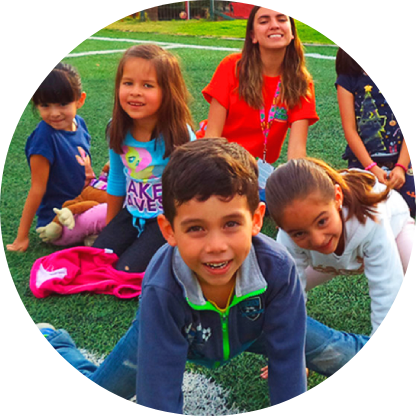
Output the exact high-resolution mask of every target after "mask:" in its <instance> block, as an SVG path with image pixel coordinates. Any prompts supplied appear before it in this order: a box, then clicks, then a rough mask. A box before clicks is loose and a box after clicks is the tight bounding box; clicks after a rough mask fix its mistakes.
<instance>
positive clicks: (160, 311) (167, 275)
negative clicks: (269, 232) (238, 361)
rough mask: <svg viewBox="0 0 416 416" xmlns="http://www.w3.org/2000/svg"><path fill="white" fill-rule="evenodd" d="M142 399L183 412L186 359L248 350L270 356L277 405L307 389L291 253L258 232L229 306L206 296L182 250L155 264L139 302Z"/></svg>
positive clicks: (215, 362) (205, 360) (300, 300)
mask: <svg viewBox="0 0 416 416" xmlns="http://www.w3.org/2000/svg"><path fill="white" fill-rule="evenodd" d="M139 320H140V333H139V347H138V351H139V352H138V372H137V386H136V389H137V403H139V404H141V405H143V406H147V407H150V408H154V409H158V410H163V411H167V412H172V413H182V408H183V395H182V380H183V373H184V370H185V363H186V361H187V360H190V361H192V362H195V363H197V364H202V365H205V366H208V367H218V366H220V365H223V364H226V363H227V362H228V361H229V360H230V359H231V358H233V357H235V356H236V355H238V354H240V353H242V352H243V351H250V350H251V351H253V352H262V353H264V354H266V355H267V357H268V361H269V378H268V381H269V390H270V401H271V404H272V405H275V404H278V403H281V402H284V401H286V400H289V399H291V398H293V397H295V396H297V395H299V394H301V393H303V392H305V391H306V375H305V368H306V366H305V353H304V346H305V326H306V325H305V322H306V311H305V301H304V297H303V290H302V287H301V285H300V281H299V279H298V276H297V272H296V268H295V264H294V261H293V259H292V258H291V257H290V255H288V254H287V252H286V251H285V250H284V249H283V248H282V246H280V245H279V244H278V243H276V241H274V240H272V239H270V238H269V237H266V236H264V235H260V236H257V237H254V238H253V245H252V248H251V251H250V253H249V255H248V256H247V258H246V260H245V261H244V263H243V265H242V266H241V268H240V270H239V271H238V273H237V278H236V286H235V294H234V297H233V299H232V301H231V304H230V306H229V308H228V309H227V311H226V312H224V313H223V312H221V311H219V310H218V309H216V308H215V307H214V306H213V305H212V304H211V303H210V302H208V301H207V300H206V299H205V297H204V295H203V293H202V291H201V287H200V285H199V283H198V280H197V278H196V276H195V274H194V273H193V272H192V271H191V270H190V269H189V268H188V267H187V266H186V264H185V263H184V261H183V260H182V258H181V256H180V254H179V251H178V250H177V248H172V247H170V246H169V245H165V246H163V247H162V248H161V249H160V250H159V251H158V252H157V253H156V255H155V256H154V258H153V259H152V261H151V262H150V264H149V266H148V268H147V271H146V275H145V277H144V280H143V286H142V296H141V300H140V312H139Z"/></svg>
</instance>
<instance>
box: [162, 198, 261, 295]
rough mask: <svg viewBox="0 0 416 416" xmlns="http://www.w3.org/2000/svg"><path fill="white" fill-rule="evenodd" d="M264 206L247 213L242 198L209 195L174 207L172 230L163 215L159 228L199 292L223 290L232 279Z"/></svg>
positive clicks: (246, 205) (244, 257)
mask: <svg viewBox="0 0 416 416" xmlns="http://www.w3.org/2000/svg"><path fill="white" fill-rule="evenodd" d="M264 212H265V205H264V204H263V203H260V204H259V206H258V208H257V209H256V211H255V212H254V215H252V214H251V212H250V210H249V207H248V203H247V197H246V196H240V195H236V196H234V197H233V198H232V199H231V200H228V201H225V200H224V199H220V197H218V196H215V195H213V196H211V197H210V198H208V200H206V201H203V202H200V201H198V200H197V199H195V198H194V199H191V200H190V201H188V202H185V203H183V204H182V205H180V206H178V207H177V208H176V216H175V218H174V223H173V227H172V226H171V224H170V223H169V221H168V220H167V219H166V218H165V217H164V216H163V215H161V216H159V217H158V222H159V226H160V229H161V231H162V233H163V235H164V237H165V239H166V240H167V241H168V243H169V244H170V245H171V246H177V247H178V249H179V252H180V254H181V257H182V259H183V260H184V262H185V263H186V265H187V266H188V267H189V268H190V269H191V270H192V271H194V272H195V274H196V275H197V277H198V280H199V282H200V284H201V288H202V291H203V292H204V294H206V293H205V291H204V289H207V290H208V291H210V290H212V289H214V288H218V289H220V288H224V287H226V286H227V285H228V284H229V283H230V282H231V280H232V279H233V278H234V276H235V274H236V272H237V270H238V269H239V268H240V267H241V265H242V263H243V262H244V260H245V259H246V257H247V255H248V253H249V252H250V249H251V244H252V243H251V240H252V237H253V236H255V235H257V234H258V233H259V232H260V230H261V227H262V225H263V216H264Z"/></svg>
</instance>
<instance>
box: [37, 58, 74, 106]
mask: <svg viewBox="0 0 416 416" xmlns="http://www.w3.org/2000/svg"><path fill="white" fill-rule="evenodd" d="M81 93H82V85H81V78H80V76H79V74H78V72H77V70H76V69H75V68H74V67H73V66H71V65H69V64H64V63H62V62H60V63H59V64H58V65H56V66H55V68H54V69H53V70H52V71H51V72H50V73H49V75H48V76H47V77H46V78H45V79H44V80H43V82H42V84H40V86H39V88H38V89H37V90H36V92H35V93H34V94H33V97H32V103H33V105H34V106H37V105H40V104H47V103H62V104H63V103H72V102H73V101H77V100H79V99H80V97H81Z"/></svg>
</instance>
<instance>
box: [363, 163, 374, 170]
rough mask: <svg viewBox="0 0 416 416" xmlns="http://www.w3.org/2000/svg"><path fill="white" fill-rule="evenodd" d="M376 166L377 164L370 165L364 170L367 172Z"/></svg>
mask: <svg viewBox="0 0 416 416" xmlns="http://www.w3.org/2000/svg"><path fill="white" fill-rule="evenodd" d="M374 166H377V163H376V162H373V163H370V164H369V165H368V166H367V167H366V168H364V169H365V170H370V169H372V168H373V167H374Z"/></svg>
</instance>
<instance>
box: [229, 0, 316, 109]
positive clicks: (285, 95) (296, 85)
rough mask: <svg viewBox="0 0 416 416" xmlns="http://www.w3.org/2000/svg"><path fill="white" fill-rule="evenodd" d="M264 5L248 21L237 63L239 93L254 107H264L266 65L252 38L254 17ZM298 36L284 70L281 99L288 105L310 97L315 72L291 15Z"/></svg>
mask: <svg viewBox="0 0 416 416" xmlns="http://www.w3.org/2000/svg"><path fill="white" fill-rule="evenodd" d="M259 9H260V6H255V7H254V8H253V9H252V10H251V13H250V16H249V18H248V20H247V27H246V37H245V41H244V47H243V53H242V57H241V59H240V61H239V62H238V64H237V68H236V71H237V76H238V78H239V87H238V93H239V96H240V98H241V99H243V100H244V101H245V102H246V103H247V104H248V105H249V106H250V107H253V108H256V109H260V108H261V107H262V106H263V94H262V91H263V64H262V61H261V55H260V49H259V45H258V43H256V44H254V43H253V41H252V34H253V26H254V19H255V17H256V13H257V11H258V10H259ZM289 19H290V25H291V27H292V34H293V36H294V39H292V41H291V42H290V44H289V45H288V47H287V48H286V54H285V57H284V60H283V64H282V71H281V79H282V86H281V93H280V97H279V99H280V101H281V102H282V103H285V104H286V105H287V106H288V108H293V107H294V106H296V105H297V104H299V102H300V99H301V98H302V97H309V96H310V94H311V91H310V82H311V80H312V77H311V75H310V74H309V72H308V70H307V69H306V65H305V56H304V52H303V45H302V43H301V41H300V39H299V36H298V34H297V30H296V25H295V21H294V19H293V18H292V17H289Z"/></svg>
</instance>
